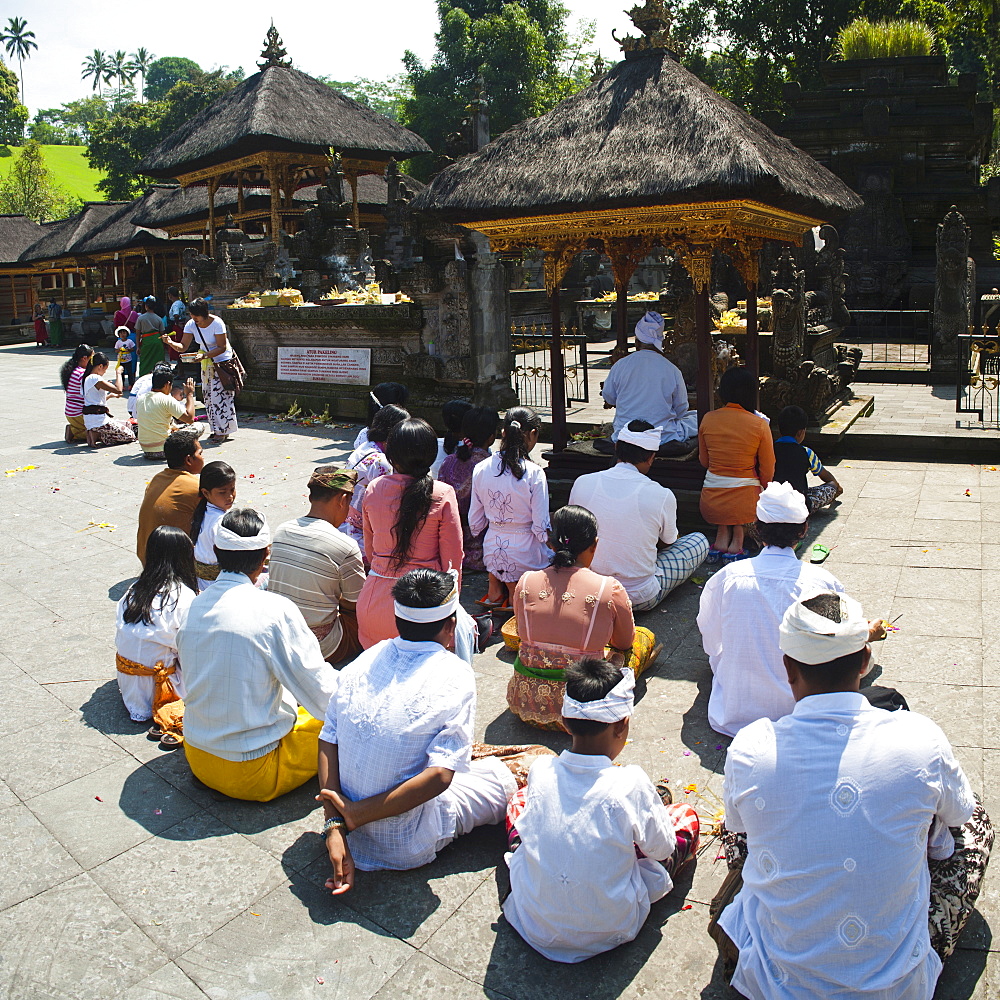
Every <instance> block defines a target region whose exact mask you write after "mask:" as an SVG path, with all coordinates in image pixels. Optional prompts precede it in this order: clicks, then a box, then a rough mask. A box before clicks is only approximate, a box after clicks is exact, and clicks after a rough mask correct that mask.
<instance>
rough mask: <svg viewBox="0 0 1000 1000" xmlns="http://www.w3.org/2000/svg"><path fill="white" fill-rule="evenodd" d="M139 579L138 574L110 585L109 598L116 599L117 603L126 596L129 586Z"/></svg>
mask: <svg viewBox="0 0 1000 1000" xmlns="http://www.w3.org/2000/svg"><path fill="white" fill-rule="evenodd" d="M138 579H139V578H138V577H137V576H133V577H129V579H127V580H120V581H119V582H118V583H116V584H113V585H112V586H110V587H108V600H111V601H114V602H115V603H116V604H117V603H118V601H120V600H121V599H122V598H123V597H124V596H125V592H126V591H127V590H128V588H129V587H131V586H132V584H133V583H135V581H136V580H138Z"/></svg>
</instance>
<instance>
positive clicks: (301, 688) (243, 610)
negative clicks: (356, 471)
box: [177, 508, 337, 802]
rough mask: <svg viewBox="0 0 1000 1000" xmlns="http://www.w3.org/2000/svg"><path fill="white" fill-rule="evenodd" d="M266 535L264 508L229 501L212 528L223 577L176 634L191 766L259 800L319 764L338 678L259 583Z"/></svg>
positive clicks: (213, 784)
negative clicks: (260, 510) (324, 726)
mask: <svg viewBox="0 0 1000 1000" xmlns="http://www.w3.org/2000/svg"><path fill="white" fill-rule="evenodd" d="M270 544H271V534H270V532H269V531H268V528H267V523H266V522H265V521H264V518H263V517H261V515H260V514H258V513H257V512H256V511H255V510H250V509H249V508H247V509H244V510H235V509H234V510H230V511H229V513H227V514H226V516H225V517H223V518H222V521H221V522H220V523H219V529H218V533H217V534H216V537H215V555H216V558H217V559H218V562H219V571H220V572H219V577H218V579H217V580H216V581H215V583H213V584H212V586H211V587H209V588H208V589H207V590H205V591H203V592H202V593H201V594H199V595H198V597H196V598H195V599H194V601H193V602H192V603H191V607H190V609H189V610H188V613H187V617H186V618H185V620H184V622H183V624H182V625H181V628H180V631H179V632H178V634H177V652H178V657H179V659H180V662H181V665H182V668H183V670H184V680H185V686H186V688H187V697H186V699H185V711H184V738H185V744H184V745H185V751H186V753H187V759H188V764H189V765H190V767H191V771H192V773H193V774H194V776H195V777H196V778H197V779H198V780H199V781H202V782H203V783H204V784H206V785H208V786H209V788H214V789H215V790H216V791H219V792H222V793H223V794H224V795H229V796H231V797H232V798H235V799H249V800H252V801H256V802H268V801H270V800H271V799H274V798H277V797H278V796H279V795H284V794H285V792H289V791H291V790H292V789H293V788H298V787H299V785H301V784H303V783H305V782H306V781H308V780H309V779H310V778H311V777H312V776H313V775H314V774H315V773H316V753H317V747H318V745H319V742H318V741H319V731H320V727H321V726H322V722H321V721H320V720H322V718H323V716H324V715H325V713H326V707H327V705H328V704H329V701H330V695H331V694H333V692H334V690H336V687H337V672H336V671H335V670H334V669H333V667H331V666H330V665H329V664H328V663H327V662H326V661H325V660H324V659H323V654H322V652H320V647H319V642H318V641H317V639H316V636H315V635H313V633H312V632H311V631H310V629H309V626H308V625H307V624H306V621H305V619H304V618H303V617H302V612H301V611H299V609H298V608H297V607H296V606H295V605H294V604H293V603H292V602H291V601H290V600H289V599H288V598H287V597H281V596H280V595H278V594H269V593H266V592H265V591H262V590H258V589H257V586H256V584H257V580H258V579H259V577H260V575H261V573H262V572H263V570H264V564H265V562H266V561H267V557H268V553H269V552H270ZM189 678H190V684H188V683H187V681H188V679H189ZM299 706H302V707H301V708H300V707H299Z"/></svg>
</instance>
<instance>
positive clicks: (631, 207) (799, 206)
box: [413, 0, 861, 449]
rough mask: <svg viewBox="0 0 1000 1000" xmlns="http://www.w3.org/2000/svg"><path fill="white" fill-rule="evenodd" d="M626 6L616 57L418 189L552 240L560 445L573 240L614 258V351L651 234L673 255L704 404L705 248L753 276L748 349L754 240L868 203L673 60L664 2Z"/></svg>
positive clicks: (501, 237) (489, 221)
mask: <svg viewBox="0 0 1000 1000" xmlns="http://www.w3.org/2000/svg"><path fill="white" fill-rule="evenodd" d="M630 16H631V17H632V20H633V22H634V23H635V24H636V26H637V27H638V28H639V29H640V30H641V31H642V32H643V35H644V37H642V38H626V39H623V40H622V41H621V44H622V48H623V49H624V50H625V60H624V61H623V62H622V63H620V64H619V65H618V66H616V67H615V68H614V69H613V70H611V72H610V73H608V74H607V75H605V76H604V77H602V78H601V79H599V80H597V81H596V82H595V83H593V84H592V85H591V86H590V87H588V88H587V89H586V90H584V91H581V92H580V93H579V94H577V95H575V96H573V97H570V98H568V99H567V100H565V101H563V102H562V103H561V104H559V105H558V106H557V107H556V108H554V109H553V110H552V111H550V112H549V113H548V114H546V115H543V116H542V117H540V118H536V119H533V120H531V121H528V122H524V123H523V124H521V125H518V126H516V127H515V128H513V129H511V130H510V131H509V132H506V133H504V134H503V135H501V136H500V137H499V138H497V139H495V140H494V141H493V142H491V143H489V144H488V145H486V146H484V147H483V148H482V149H481V150H479V152H477V153H474V154H472V155H471V156H468V157H465V158H464V159H462V160H460V161H459V162H457V163H455V164H453V165H452V166H450V167H448V168H447V169H446V170H444V171H442V172H441V173H440V174H439V175H438V176H437V177H436V178H435V180H434V181H433V183H432V184H431V185H430V187H429V188H428V189H427V190H426V191H424V192H422V193H421V194H419V195H418V196H417V197H416V198H415V199H414V201H413V207H414V208H415V209H424V210H430V211H433V212H435V213H439V214H440V215H442V216H443V217H444V218H446V219H447V220H448V221H450V222H454V223H459V224H461V225H464V226H467V227H469V228H471V229H476V230H478V231H479V232H481V233H483V234H484V235H486V236H488V237H489V238H490V242H491V246H492V248H493V249H494V250H497V251H500V252H503V251H505V250H512V249H522V248H526V247H537V248H540V249H542V250H544V251H546V253H545V283H546V288H547V289H548V291H549V293H550V295H552V299H553V309H552V316H553V320H552V326H553V330H552V345H553V346H552V362H551V364H552V371H551V379H552V383H551V384H552V421H553V431H554V438H555V444H556V447H557V449H558V448H561V447H562V445H563V444H564V443H565V397H564V395H563V392H562V385H563V376H562V354H561V351H560V349H559V315H560V314H559V307H558V296H559V291H558V286H559V283H560V281H561V280H562V278H563V276H564V275H565V273H566V270H567V268H568V267H569V265H570V263H571V262H572V260H573V258H574V257H575V256H576V254H578V253H579V252H580V251H582V250H584V249H586V248H588V247H593V246H600V247H602V248H603V250H604V252H605V253H607V254H608V256H609V257H610V258H611V261H612V265H613V267H614V272H615V284H616V287H617V289H618V316H619V323H618V330H619V347H620V348H621V349H624V348H625V344H624V341H623V336H624V325H625V316H626V308H627V286H628V282H629V280H630V279H631V277H632V274H633V272H634V271H635V268H636V266H637V265H638V263H639V261H640V260H641V259H642V258H643V257H644V256H646V255H647V254H648V253H649V252H650V251H651V250H652V249H653V248H654V247H667V248H670V249H672V250H673V251H674V253H676V254H677V255H678V256H679V258H680V260H681V261H682V262H683V263H684V265H685V267H686V268H687V270H688V271H689V273H690V275H691V278H692V280H693V282H694V285H695V289H696V291H697V293H698V294H697V297H696V319H697V327H698V345H699V378H698V408H699V410H701V411H702V412H705V411H706V410H707V409H708V408H709V407H710V405H711V396H712V385H711V374H710V350H711V336H710V333H709V319H708V316H709V312H708V285H709V281H710V279H711V265H712V254H713V252H714V251H715V250H722V251H724V252H725V253H727V254H728V255H729V256H730V257H731V258H732V260H733V263H734V264H735V265H736V267H737V268H738V269H739V270H740V271H741V273H742V274H743V277H744V279H745V281H746V283H747V286H748V289H753V291H752V292H748V296H747V303H748V317H747V318H748V340H750V341H751V342H752V346H751V350H752V351H755V350H756V322H755V320H756V317H755V315H754V310H755V306H756V282H757V269H758V260H759V252H760V248H761V245H762V243H763V240H765V239H777V240H780V241H782V242H786V243H801V241H802V236H803V234H804V233H805V232H806V231H807V230H808V229H810V228H812V227H813V226H816V225H818V224H819V223H821V222H824V221H828V220H830V219H835V218H839V217H840V216H841V215H844V214H846V213H848V212H851V211H854V210H855V209H857V208H859V207H860V206H861V199H860V198H858V197H857V195H855V194H854V193H853V192H852V191H851V190H850V189H849V188H848V187H846V186H845V185H844V184H843V182H842V181H840V180H839V179H838V178H837V177H835V176H834V175H833V174H832V173H830V171H828V170H827V169H826V168H825V167H822V166H821V165H820V164H819V163H817V162H816V161H815V160H813V159H812V158H811V157H810V156H809V155H808V154H806V153H804V152H802V151H801V150H799V149H797V148H796V147H795V146H793V145H792V144H791V143H790V142H788V140H787V139H782V138H780V137H779V136H777V135H775V134H774V133H773V132H771V130H770V129H768V128H767V126H765V125H764V124H763V123H761V122H759V121H756V120H755V119H753V118H751V117H749V116H748V115H746V114H745V113H744V112H742V111H740V110H739V108H737V107H736V106H735V105H733V104H732V103H730V102H729V101H727V100H726V99H725V98H724V97H722V96H721V95H719V94H717V93H715V92H714V91H713V90H712V89H711V88H709V87H707V86H706V85H705V84H704V83H702V82H701V81H700V80H699V79H698V78H697V77H695V76H694V75H693V74H691V73H689V72H688V71H687V70H686V69H684V67H683V66H681V65H680V63H679V62H678V61H677V58H676V56H675V54H674V53H673V52H672V51H671V47H672V46H671V42H670V35H669V26H670V20H671V18H670V15H669V13H668V12H667V10H666V7H665V3H664V0H646V4H645V7H636V8H634V9H633V10H632V11H631V12H630ZM751 302H752V303H753V305H752V306H751ZM751 360H752V363H754V364H755V363H756V358H755V357H753V358H752V359H751Z"/></svg>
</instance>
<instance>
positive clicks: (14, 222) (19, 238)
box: [0, 215, 45, 264]
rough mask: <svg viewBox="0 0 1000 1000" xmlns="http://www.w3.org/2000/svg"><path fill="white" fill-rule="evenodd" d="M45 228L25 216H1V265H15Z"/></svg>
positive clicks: (40, 236) (38, 238)
mask: <svg viewBox="0 0 1000 1000" xmlns="http://www.w3.org/2000/svg"><path fill="white" fill-rule="evenodd" d="M44 234H45V228H44V227H43V226H40V225H39V224H38V223H37V222H35V221H34V220H33V219H29V218H28V217H27V216H24V215H0V264H13V263H14V262H15V261H16V260H17V259H18V257H20V256H21V254H22V253H24V251H25V250H27V249H28V247H30V246H31V244H32V243H35V242H37V241H38V240H40V239H41V238H42V236H43V235H44Z"/></svg>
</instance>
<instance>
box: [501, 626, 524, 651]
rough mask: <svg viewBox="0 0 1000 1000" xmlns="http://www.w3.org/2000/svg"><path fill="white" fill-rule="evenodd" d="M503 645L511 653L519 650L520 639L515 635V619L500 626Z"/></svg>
mask: <svg viewBox="0 0 1000 1000" xmlns="http://www.w3.org/2000/svg"><path fill="white" fill-rule="evenodd" d="M500 634H501V635H502V636H503V643H504V645H505V646H506V647H507V648H508V649H509V650H510V651H511V652H513V653H516V652H517V651H518V650H519V649H520V648H521V637H520V636H519V635H518V634H517V618H511V619H510V620H509V621H506V622H504V624H503V625H501V626H500Z"/></svg>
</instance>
